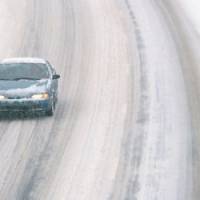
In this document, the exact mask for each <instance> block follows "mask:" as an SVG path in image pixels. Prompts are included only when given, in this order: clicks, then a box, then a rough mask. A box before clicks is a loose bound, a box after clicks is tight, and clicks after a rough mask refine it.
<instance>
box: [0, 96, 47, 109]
mask: <svg viewBox="0 0 200 200" xmlns="http://www.w3.org/2000/svg"><path fill="white" fill-rule="evenodd" d="M49 108H51V100H50V99H45V100H33V99H19V100H18V99H8V100H3V101H0V112H6V111H7V112H15V111H16V112H18V111H47V110H48V109H49Z"/></svg>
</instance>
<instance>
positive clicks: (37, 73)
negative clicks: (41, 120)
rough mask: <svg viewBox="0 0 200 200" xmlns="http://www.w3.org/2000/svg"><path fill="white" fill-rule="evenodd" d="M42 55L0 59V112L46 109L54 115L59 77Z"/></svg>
mask: <svg viewBox="0 0 200 200" xmlns="http://www.w3.org/2000/svg"><path fill="white" fill-rule="evenodd" d="M59 78H60V75H59V74H57V73H56V71H55V69H54V68H53V67H52V65H51V64H50V63H49V62H48V61H47V60H45V59H42V58H7V59H4V60H2V61H0V113H3V112H10V111H11V112H15V111H17V112H20V111H22V112H28V111H42V112H44V113H45V114H46V115H49V116H52V115H53V114H54V111H55V106H56V102H57V99H58V79H59Z"/></svg>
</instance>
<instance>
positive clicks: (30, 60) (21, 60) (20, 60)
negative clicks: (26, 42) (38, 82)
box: [0, 57, 47, 64]
mask: <svg viewBox="0 0 200 200" xmlns="http://www.w3.org/2000/svg"><path fill="white" fill-rule="evenodd" d="M0 63H1V64H11V63H41V64H47V61H46V60H45V59H43V58H32V57H24V58H6V59H3V60H1V62H0Z"/></svg>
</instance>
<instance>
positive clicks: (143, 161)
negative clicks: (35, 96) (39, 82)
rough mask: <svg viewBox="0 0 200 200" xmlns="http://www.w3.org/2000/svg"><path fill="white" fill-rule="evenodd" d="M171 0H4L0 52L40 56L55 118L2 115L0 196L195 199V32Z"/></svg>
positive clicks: (15, 199) (199, 118) (199, 75)
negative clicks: (55, 95) (54, 91)
mask: <svg viewBox="0 0 200 200" xmlns="http://www.w3.org/2000/svg"><path fill="white" fill-rule="evenodd" d="M179 11H180V8H179V5H178V3H175V2H173V1H172V2H171V1H167V0H159V1H154V0H109V1H107V0H73V1H72V0H57V1H55V0H43V1H40V0H29V1H26V0H18V1H13V0H2V1H1V2H0V41H1V45H0V58H5V57H16V56H36V57H44V58H46V59H48V60H49V61H50V62H51V63H52V64H53V65H54V66H55V68H56V69H57V71H58V72H59V73H60V74H61V77H62V78H61V80H60V85H59V103H58V106H57V109H56V113H55V115H54V117H52V118H49V117H34V118H29V117H28V118H16V117H12V118H7V119H6V118H5V119H1V121H0V173H1V176H0V199H2V200H29V199H30V200H40V199H41V200H47V199H48V200H66V199H67V200H83V199H84V200H105V199H114V200H118V199H119V200H122V199H123V200H125V199H126V200H133V199H134V200H135V199H137V200H156V199H159V200H165V199H166V200H169V199H170V200H188V199H189V200H198V199H199V197H200V191H199V186H200V183H199V180H200V179H199V168H200V162H199V152H200V151H199V143H200V137H199V135H198V134H199V132H200V127H199V122H200V114H199V113H200V112H199V109H200V106H199V105H200V102H199V94H200V88H199V80H200V72H199V70H198V63H199V62H198V61H199V55H198V50H199V47H198V45H197V44H198V42H199V38H198V35H197V33H196V32H195V31H193V29H192V27H191V25H190V23H189V22H188V21H187V18H186V17H185V16H184V14H179Z"/></svg>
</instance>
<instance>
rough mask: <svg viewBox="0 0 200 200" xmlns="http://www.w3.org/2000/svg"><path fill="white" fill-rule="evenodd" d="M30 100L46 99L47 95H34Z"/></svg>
mask: <svg viewBox="0 0 200 200" xmlns="http://www.w3.org/2000/svg"><path fill="white" fill-rule="evenodd" d="M31 98H32V99H48V98H49V95H48V93H41V94H34V95H32V97H31Z"/></svg>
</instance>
